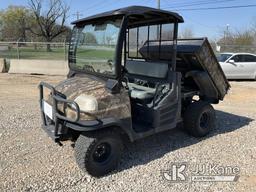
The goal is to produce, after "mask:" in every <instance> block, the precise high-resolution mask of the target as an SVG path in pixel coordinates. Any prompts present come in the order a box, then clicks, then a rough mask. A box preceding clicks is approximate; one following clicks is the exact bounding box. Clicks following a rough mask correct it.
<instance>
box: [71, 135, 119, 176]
mask: <svg viewBox="0 0 256 192" xmlns="http://www.w3.org/2000/svg"><path fill="white" fill-rule="evenodd" d="M122 148H123V143H122V141H121V138H120V135H119V134H117V133H115V132H113V131H112V130H107V131H105V130H103V131H100V130H99V131H98V132H97V133H96V132H94V133H90V132H89V133H88V132H86V133H82V134H81V135H80V136H79V137H78V139H77V141H76V143H75V157H76V162H77V164H78V166H79V167H80V168H81V169H82V170H83V171H86V172H88V173H89V174H90V175H92V176H95V177H100V176H104V175H106V174H108V173H109V172H111V171H113V170H114V169H116V167H117V165H118V163H119V160H120V157H121V153H122Z"/></svg>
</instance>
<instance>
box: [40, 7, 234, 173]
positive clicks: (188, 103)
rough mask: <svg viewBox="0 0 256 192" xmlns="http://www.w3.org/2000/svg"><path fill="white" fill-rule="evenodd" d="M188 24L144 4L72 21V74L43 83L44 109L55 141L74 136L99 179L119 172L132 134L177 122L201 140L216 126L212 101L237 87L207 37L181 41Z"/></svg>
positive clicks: (85, 165) (79, 154) (81, 158)
mask: <svg viewBox="0 0 256 192" xmlns="http://www.w3.org/2000/svg"><path fill="white" fill-rule="evenodd" d="M182 22H183V18H182V17H181V16H180V15H178V14H177V13H173V12H168V11H164V10H158V9H154V8H149V7H140V6H132V7H126V8H122V9H118V10H114V11H109V12H105V13H101V14H98V15H94V16H91V17H87V18H85V19H81V20H78V21H75V22H73V24H74V25H75V26H74V29H73V31H72V36H71V40H70V47H69V68H70V71H69V74H68V77H67V79H66V80H64V81H63V82H60V83H59V84H58V85H57V86H55V87H53V86H52V85H49V84H47V83H45V82H41V83H40V85H39V88H40V107H41V114H42V120H43V126H42V127H43V129H44V130H45V131H46V132H47V133H48V134H49V136H51V137H52V138H53V139H54V141H55V142H57V143H59V144H61V142H62V141H65V140H72V141H75V156H76V161H77V163H78V165H79V167H80V168H81V169H83V170H85V171H87V172H88V173H90V174H91V175H93V176H103V175H105V174H107V173H109V172H110V171H112V170H113V169H115V168H116V166H117V165H118V162H119V159H120V156H121V152H122V149H123V141H124V140H125V139H126V138H128V139H129V140H130V141H131V142H133V141H135V140H138V139H142V138H145V137H147V136H150V135H153V134H156V133H158V132H162V131H166V130H170V129H173V128H175V127H176V125H177V124H178V123H183V124H184V127H185V129H186V130H187V131H188V132H189V133H190V134H191V135H193V136H195V137H203V136H205V135H207V133H209V132H210V130H212V129H213V128H214V126H215V111H214V109H213V107H212V106H211V103H214V104H216V103H218V102H219V100H223V98H224V96H225V94H226V93H227V91H228V89H229V87H230V85H229V83H228V81H227V80H226V77H225V75H224V73H223V71H222V69H221V67H220V66H219V64H218V61H217V59H216V57H215V56H214V53H213V51H212V49H211V47H210V44H209V42H208V40H207V39H206V38H201V39H183V40H178V39H177V34H178V23H182ZM45 89H49V90H50V94H49V95H48V94H46V93H45V91H44V90H45ZM195 96H197V98H198V99H197V100H195V99H193V98H194V97H195Z"/></svg>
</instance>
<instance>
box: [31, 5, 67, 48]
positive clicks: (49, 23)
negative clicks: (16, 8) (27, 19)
mask: <svg viewBox="0 0 256 192" xmlns="http://www.w3.org/2000/svg"><path fill="white" fill-rule="evenodd" d="M47 2H48V4H47V7H46V8H45V10H43V0H29V5H30V8H31V10H32V11H33V13H34V16H35V22H36V25H37V26H38V27H37V29H34V27H30V31H31V32H32V33H33V34H35V35H37V36H40V37H43V38H44V39H45V40H46V41H47V42H49V44H47V51H51V46H50V42H52V40H53V39H54V38H56V37H57V36H59V35H60V34H62V33H64V32H66V30H67V27H66V26H65V21H66V19H67V12H68V10H69V7H68V6H67V5H66V4H65V2H64V1H62V0H47ZM58 22H59V23H58Z"/></svg>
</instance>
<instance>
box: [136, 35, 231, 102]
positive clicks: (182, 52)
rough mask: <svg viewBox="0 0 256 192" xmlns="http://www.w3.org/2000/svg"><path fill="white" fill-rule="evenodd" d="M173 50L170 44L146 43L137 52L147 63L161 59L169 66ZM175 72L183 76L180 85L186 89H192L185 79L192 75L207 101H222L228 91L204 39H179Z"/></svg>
mask: <svg viewBox="0 0 256 192" xmlns="http://www.w3.org/2000/svg"><path fill="white" fill-rule="evenodd" d="M159 45H160V46H159ZM172 50H173V42H172V41H162V42H161V43H160V42H159V41H147V42H146V43H145V44H144V46H142V47H141V48H140V50H139V52H140V54H141V55H142V57H143V58H145V59H146V60H149V61H150V60H163V61H166V62H170V63H171V61H172V53H173V52H172ZM174 70H176V71H179V72H181V73H182V76H183V77H184V79H183V84H185V85H186V86H187V87H188V88H189V87H190V86H191V87H192V86H193V85H191V83H193V82H191V81H190V80H189V79H186V77H187V76H188V75H189V74H191V76H193V79H194V81H196V84H197V86H198V87H199V88H200V91H201V94H203V95H206V96H207V97H208V98H212V99H215V100H223V98H224V96H225V95H226V93H227V91H228V89H229V88H230V85H229V83H228V80H227V79H226V77H225V74H224V73H223V71H222V68H221V66H220V65H219V63H218V61H217V58H216V57H215V54H214V52H213V50H212V48H211V45H210V43H209V42H208V40H207V38H201V39H179V40H178V44H177V59H176V69H174Z"/></svg>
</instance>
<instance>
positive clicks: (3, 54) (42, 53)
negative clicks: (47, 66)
mask: <svg viewBox="0 0 256 192" xmlns="http://www.w3.org/2000/svg"><path fill="white" fill-rule="evenodd" d="M64 51H65V50H64V48H52V51H50V52H47V51H46V48H38V49H35V48H30V47H28V48H27V47H26V48H19V55H20V59H47V60H64V59H65V54H64ZM0 58H5V59H18V51H17V49H14V48H12V49H10V50H6V51H0Z"/></svg>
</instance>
